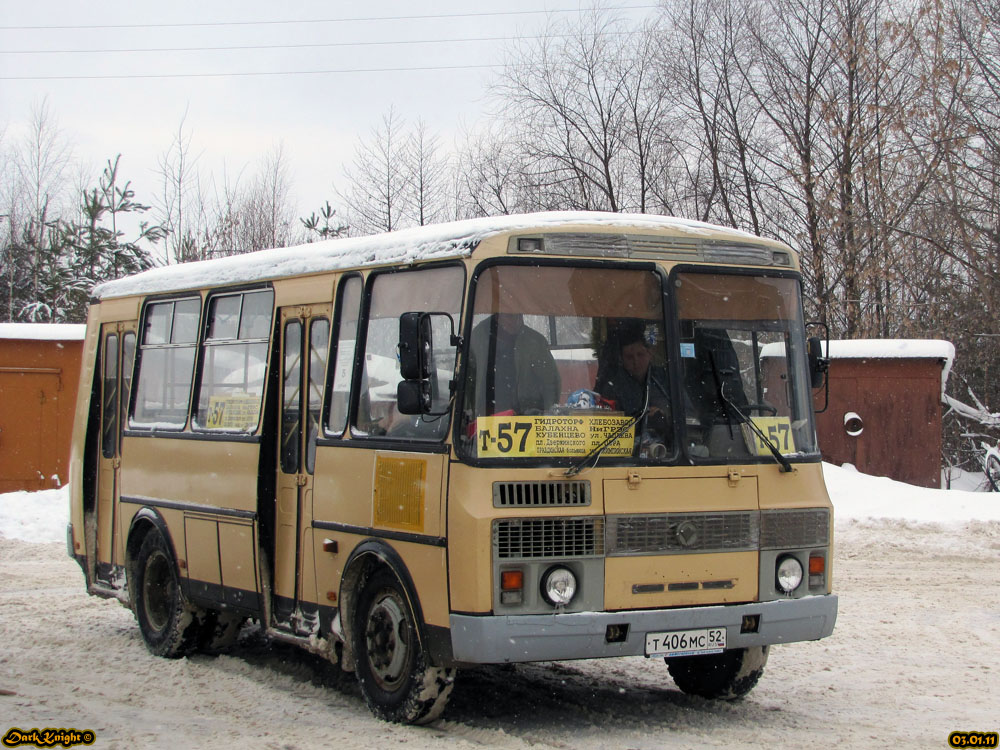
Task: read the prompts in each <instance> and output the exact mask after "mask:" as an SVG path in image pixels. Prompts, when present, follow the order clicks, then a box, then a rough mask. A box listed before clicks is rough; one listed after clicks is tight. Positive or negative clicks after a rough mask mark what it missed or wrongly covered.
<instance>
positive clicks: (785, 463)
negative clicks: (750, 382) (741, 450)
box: [709, 352, 792, 472]
mask: <svg viewBox="0 0 1000 750" xmlns="http://www.w3.org/2000/svg"><path fill="white" fill-rule="evenodd" d="M709 359H710V360H711V362H712V373H713V374H714V375H715V387H716V388H717V389H718V391H719V400H720V401H722V404H723V406H728V407H729V408H730V409H732V410H733V411H734V412H735V413H736V416H737V417H739V420H740V423H741V424H745V425H747V426H748V427H749V428H750V429H751V431H753V433H754V434H755V435H756V436H757V437H758V438H760V441H761V442H762V443H763V444H764V445H766V446H767V449H768V450H769V451H771V455H773V456H774V460H775V461H777V462H778V465H779V466H780V467H781V471H782V472H789V471H791V470H792V464H791V463H790V462H789V460H788V459H787V458H785V457H784V455H782V453H781V451H780V450H778V446H776V445H775V444H774V442H773V441H772V440H771V438H769V437H768V436H767V435H766V434H764V431H763V430H762V429H760V427H758V426H757V424H756V423H755V422H754V421H753V420H752V419H751V418H750V417H749V416H748V415H747V414H744V413H743V412H742V411H740V409H739V407H738V406H736V404H734V403H733V401H732V399H730V398H729V397H728V396H726V389H725V385H724V384H723V382H722V375H721V373H720V372H719V366H718V365H717V364H716V363H715V353H714V352H709ZM726 422H727V423H728V424H729V433H730V437H732V436H733V435H732V429H733V427H732V420H730V419H729V413H728V412H726Z"/></svg>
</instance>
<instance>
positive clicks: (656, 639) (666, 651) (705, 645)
mask: <svg viewBox="0 0 1000 750" xmlns="http://www.w3.org/2000/svg"><path fill="white" fill-rule="evenodd" d="M725 648H726V629H725V628H704V629H702V630H675V631H674V632H672V633H646V656H695V655H696V654H720V653H722V652H723V651H724V650H725Z"/></svg>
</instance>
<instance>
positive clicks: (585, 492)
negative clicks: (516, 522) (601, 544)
mask: <svg viewBox="0 0 1000 750" xmlns="http://www.w3.org/2000/svg"><path fill="white" fill-rule="evenodd" d="M565 505H577V506H580V505H590V482H494V483H493V506H494V507H495V508H527V507H536V508H539V507H543V508H552V507H556V506H565Z"/></svg>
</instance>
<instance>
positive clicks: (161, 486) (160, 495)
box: [118, 436, 260, 609]
mask: <svg viewBox="0 0 1000 750" xmlns="http://www.w3.org/2000/svg"><path fill="white" fill-rule="evenodd" d="M259 453H260V445H259V443H257V442H246V443H242V442H226V441H214V440H197V439H195V440H192V439H171V438H161V437H136V436H128V437H126V438H125V442H124V446H123V451H122V497H123V498H124V499H125V503H126V504H128V505H129V506H131V507H132V508H134V509H138V508H140V507H142V505H143V504H145V503H147V502H148V504H150V505H152V506H154V507H157V510H158V511H160V512H161V514H162V515H163V516H164V518H165V519H168V518H170V519H172V518H173V515H170V516H169V517H168V514H167V512H166V511H165V510H164V509H163V504H164V503H166V504H169V505H170V506H172V507H175V508H179V509H180V510H181V511H182V514H181V516H178V517H177V520H176V523H175V522H174V521H172V520H168V527H169V529H170V534H171V537H172V540H173V544H174V549H175V550H176V551H177V555H178V565H179V567H180V574H181V576H182V577H187V578H189V579H190V586H191V592H192V594H193V595H195V596H199V597H202V598H203V599H204V600H205V603H206V604H207V603H209V602H212V601H216V602H219V603H227V604H238V605H243V606H248V607H250V608H251V609H256V608H257V606H258V603H257V600H256V595H258V594H259V593H260V573H259V570H258V563H257V560H256V549H257V544H256V536H257V533H258V532H257V524H256V511H257V465H258V461H259ZM216 508H218V509H219V511H218V512H216V511H215V509H216ZM126 510H127V513H123V514H121V516H120V518H121V528H120V532H121V533H119V534H118V541H119V544H120V545H121V546H120V547H119V554H120V555H122V557H120V558H119V559H124V545H125V542H126V536H127V534H128V529H129V525H130V523H131V517H132V515H133V514H134V512H133V511H131V510H128V509H126ZM227 511H228V512H227ZM192 535H193V536H192ZM189 536H191V537H192V538H189ZM251 597H252V599H253V600H252V601H251V600H250V599H251Z"/></svg>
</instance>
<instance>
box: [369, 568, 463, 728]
mask: <svg viewBox="0 0 1000 750" xmlns="http://www.w3.org/2000/svg"><path fill="white" fill-rule="evenodd" d="M353 640H354V643H353V647H354V654H355V660H356V672H357V677H358V683H359V684H360V686H361V694H362V695H363V696H364V698H365V703H366V704H367V705H368V708H369V709H371V711H372V713H373V714H375V715H376V716H377V717H379V718H380V719H384V720H386V721H393V722H398V723H402V724H427V723H429V722H431V721H434V719H436V718H437V717H438V716H440V715H441V712H442V711H444V707H445V705H446V704H447V703H448V696H449V695H450V694H451V689H452V687H453V686H454V683H455V670H454V669H444V668H441V667H433V666H431V665H430V664H428V661H427V654H426V652H425V651H424V649H423V647H422V646H421V643H420V639H419V637H418V635H417V623H416V621H415V619H414V617H413V612H412V610H411V608H410V606H409V604H408V603H407V600H406V594H405V592H404V591H403V588H402V586H401V585H400V583H399V581H398V580H397V579H396V577H395V576H394V575H393V574H392V573H391V572H390V571H389V570H388V569H386V568H380V569H378V570H376V571H374V572H373V573H372V574H371V575H370V577H369V578H368V579H367V581H366V582H365V583H364V586H363V588H362V590H361V594H360V596H359V597H358V602H357V606H356V607H355V609H354V627H353Z"/></svg>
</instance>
